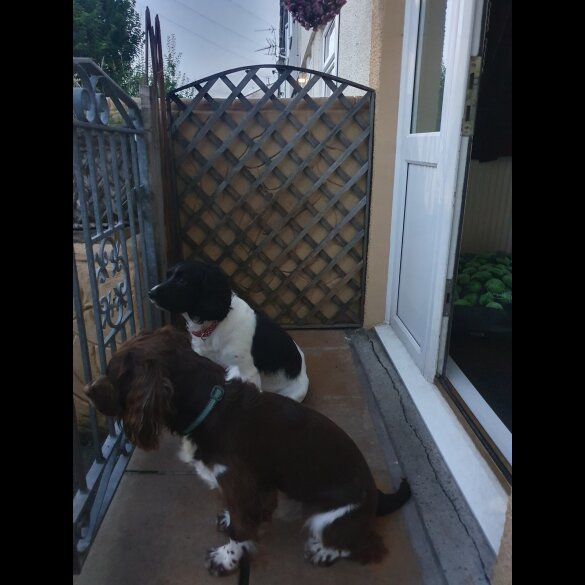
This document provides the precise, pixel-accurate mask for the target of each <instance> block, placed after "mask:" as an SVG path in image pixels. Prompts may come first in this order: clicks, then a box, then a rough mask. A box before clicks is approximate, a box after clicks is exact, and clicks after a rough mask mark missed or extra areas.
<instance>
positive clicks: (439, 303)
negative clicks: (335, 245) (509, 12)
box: [386, 0, 476, 381]
mask: <svg viewBox="0 0 585 585" xmlns="http://www.w3.org/2000/svg"><path fill="white" fill-rule="evenodd" d="M421 4H422V2H421V0H406V11H405V24H404V42H403V49H402V69H401V80H400V99H399V109H398V135H397V141H396V143H397V146H396V166H395V168H396V172H395V178H394V200H393V205H392V226H391V238H390V265H389V271H388V288H387V290H388V298H387V305H386V321H387V322H388V323H389V324H390V326H391V327H392V328H393V329H394V331H395V332H396V334H397V336H398V337H399V339H400V340H401V341H402V342H403V344H404V345H405V347H406V348H407V349H408V351H409V353H410V354H411V356H412V358H413V360H414V361H415V363H416V364H417V366H418V367H419V369H420V370H421V372H422V374H423V376H424V377H425V379H427V380H428V381H433V380H434V378H435V375H436V373H437V365H438V354H439V339H440V334H441V326H442V314H443V305H444V294H445V282H446V278H447V266H448V260H449V248H450V242H451V236H452V230H453V224H454V206H455V191H456V183H457V171H458V162H459V153H460V147H461V121H462V117H463V111H464V103H465V88H466V83H467V76H468V63H469V56H470V54H471V41H472V33H473V30H474V16H475V9H476V2H475V1H469V0H448V4H447V13H446V26H445V45H444V56H445V64H446V76H445V86H444V93H443V103H442V114H441V130H440V131H439V132H430V133H425V134H412V133H411V132H410V126H411V118H412V109H413V96H414V82H415V69H416V61H417V41H418V28H419V27H418V23H419V14H420V10H421ZM411 163H415V164H418V165H421V166H427V167H429V168H432V169H434V173H433V186H434V187H433V193H432V194H429V196H432V197H435V198H436V200H435V202H434V205H435V207H436V216H434V217H433V221H434V224H435V226H434V233H433V234H432V244H433V245H432V250H431V251H430V253H431V254H432V257H431V259H432V263H431V266H432V271H431V274H430V275H429V279H428V282H430V290H429V291H428V295H427V299H428V303H427V306H423V307H421V311H424V312H425V315H426V317H425V325H424V331H423V334H422V336H421V337H420V339H419V340H418V341H417V340H415V339H414V337H413V335H412V334H411V333H410V331H409V330H408V328H407V327H406V325H405V324H404V322H403V321H402V320H401V318H400V317H399V315H398V293H399V289H400V270H401V258H402V252H403V235H404V230H403V228H404V213H405V208H406V189H407V174H408V167H409V164H411Z"/></svg>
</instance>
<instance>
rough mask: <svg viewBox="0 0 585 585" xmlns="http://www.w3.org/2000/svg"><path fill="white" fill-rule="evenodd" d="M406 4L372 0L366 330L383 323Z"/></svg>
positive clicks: (392, 0) (401, 0)
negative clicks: (372, 105) (372, 117)
mask: <svg viewBox="0 0 585 585" xmlns="http://www.w3.org/2000/svg"><path fill="white" fill-rule="evenodd" d="M403 28H404V0H372V35H371V38H372V47H371V54H370V81H369V85H370V87H372V88H374V89H375V90H376V119H375V126H374V155H373V156H374V160H373V169H372V170H373V172H372V193H371V208H370V238H369V244H368V259H367V273H366V299H365V316H364V327H372V326H373V325H376V324H377V323H381V322H383V321H384V313H385V308H386V285H387V280H388V250H389V244H390V221H391V217H392V189H393V185H394V158H395V156H396V128H397V123H398V97H399V93H400V61H401V56H402V35H403Z"/></svg>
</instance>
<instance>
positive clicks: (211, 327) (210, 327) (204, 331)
mask: <svg viewBox="0 0 585 585" xmlns="http://www.w3.org/2000/svg"><path fill="white" fill-rule="evenodd" d="M218 324H219V321H212V322H211V323H210V324H209V325H208V326H207V327H204V328H203V329H199V330H198V331H191V335H193V336H194V337H201V339H203V341H205V340H206V339H207V338H208V337H209V336H210V335H211V334H212V333H213V332H214V331H215V328H216V327H217V326H218Z"/></svg>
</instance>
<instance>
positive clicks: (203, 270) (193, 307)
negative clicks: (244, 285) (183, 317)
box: [148, 261, 232, 323]
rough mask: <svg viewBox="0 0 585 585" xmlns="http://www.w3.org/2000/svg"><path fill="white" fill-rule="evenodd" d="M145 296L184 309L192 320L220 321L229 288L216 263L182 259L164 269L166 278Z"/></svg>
mask: <svg viewBox="0 0 585 585" xmlns="http://www.w3.org/2000/svg"><path fill="white" fill-rule="evenodd" d="M148 296H149V297H150V299H151V300H152V301H153V302H154V303H156V304H157V305H158V306H159V307H160V308H161V309H165V310H167V311H170V312H171V313H187V314H188V315H189V317H190V318H191V319H192V320H193V321H198V322H199V323H202V322H203V321H221V320H222V319H225V317H226V316H227V314H228V312H229V310H230V305H231V300H232V290H231V286H230V281H229V279H228V277H227V276H226V275H225V274H224V273H223V272H222V270H221V269H220V268H219V266H216V265H215V264H208V263H205V262H190V261H183V262H179V263H178V264H175V265H174V266H173V267H172V268H169V270H168V271H167V275H166V279H165V280H164V281H163V282H161V283H160V284H158V285H157V286H155V287H153V288H152V289H151V290H150V291H149V293H148Z"/></svg>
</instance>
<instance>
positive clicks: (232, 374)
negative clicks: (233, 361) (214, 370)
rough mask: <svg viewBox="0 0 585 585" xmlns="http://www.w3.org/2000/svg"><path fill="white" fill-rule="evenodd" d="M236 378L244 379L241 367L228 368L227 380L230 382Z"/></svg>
mask: <svg viewBox="0 0 585 585" xmlns="http://www.w3.org/2000/svg"><path fill="white" fill-rule="evenodd" d="M234 378H240V379H242V374H241V372H240V368H238V366H230V367H229V368H228V369H227V372H226V375H225V381H226V382H229V381H230V380H233V379H234Z"/></svg>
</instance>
